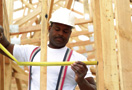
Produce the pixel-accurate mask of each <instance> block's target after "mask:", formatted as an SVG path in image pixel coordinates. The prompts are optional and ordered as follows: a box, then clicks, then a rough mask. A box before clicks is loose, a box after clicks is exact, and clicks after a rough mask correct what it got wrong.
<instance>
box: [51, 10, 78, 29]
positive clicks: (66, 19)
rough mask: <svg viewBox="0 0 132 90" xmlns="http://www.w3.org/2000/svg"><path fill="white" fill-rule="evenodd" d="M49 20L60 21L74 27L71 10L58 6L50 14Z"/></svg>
mask: <svg viewBox="0 0 132 90" xmlns="http://www.w3.org/2000/svg"><path fill="white" fill-rule="evenodd" d="M50 22H56V23H62V24H65V25H68V26H72V27H74V22H75V17H74V14H73V12H72V11H71V10H69V9H67V8H59V9H57V10H56V11H55V12H54V13H53V14H52V17H51V19H50Z"/></svg>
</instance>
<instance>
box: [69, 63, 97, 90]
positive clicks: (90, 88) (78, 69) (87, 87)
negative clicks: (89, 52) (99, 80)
mask: <svg viewBox="0 0 132 90" xmlns="http://www.w3.org/2000/svg"><path fill="white" fill-rule="evenodd" d="M71 68H72V70H73V71H74V72H75V81H76V82H77V84H78V86H79V88H80V90H97V89H96V84H95V81H94V79H93V78H92V77H88V78H84V77H85V75H86V74H87V71H88V69H87V67H86V65H85V64H84V63H83V62H80V61H78V62H75V63H74V64H72V65H71Z"/></svg>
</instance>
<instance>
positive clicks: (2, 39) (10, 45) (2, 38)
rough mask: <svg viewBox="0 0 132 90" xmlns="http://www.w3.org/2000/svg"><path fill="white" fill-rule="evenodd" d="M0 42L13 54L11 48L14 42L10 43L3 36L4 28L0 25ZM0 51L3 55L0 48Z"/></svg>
mask: <svg viewBox="0 0 132 90" xmlns="http://www.w3.org/2000/svg"><path fill="white" fill-rule="evenodd" d="M0 43H1V44H2V45H3V46H4V47H5V48H6V49H7V50H8V51H9V52H10V53H11V54H13V48H14V44H11V43H10V42H9V41H8V40H7V39H6V37H5V35H4V29H3V27H2V26H1V25H0ZM0 53H1V54H3V55H5V53H4V52H3V51H1V50H0Z"/></svg>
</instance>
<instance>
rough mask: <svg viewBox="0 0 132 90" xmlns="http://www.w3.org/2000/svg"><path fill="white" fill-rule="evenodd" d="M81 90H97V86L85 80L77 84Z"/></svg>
mask: <svg viewBox="0 0 132 90" xmlns="http://www.w3.org/2000/svg"><path fill="white" fill-rule="evenodd" d="M77 84H78V86H79V88H80V90H97V89H96V85H93V84H91V83H89V82H88V81H87V80H86V79H83V80H82V81H81V82H78V83H77Z"/></svg>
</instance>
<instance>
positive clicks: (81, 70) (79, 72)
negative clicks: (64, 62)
mask: <svg viewBox="0 0 132 90" xmlns="http://www.w3.org/2000/svg"><path fill="white" fill-rule="evenodd" d="M71 68H72V70H73V71H74V72H75V81H76V82H77V83H79V82H81V81H82V80H83V79H84V77H85V75H86V74H87V71H88V68H87V67H86V65H85V64H84V63H83V62H81V61H77V62H75V63H74V64H72V65H71Z"/></svg>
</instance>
